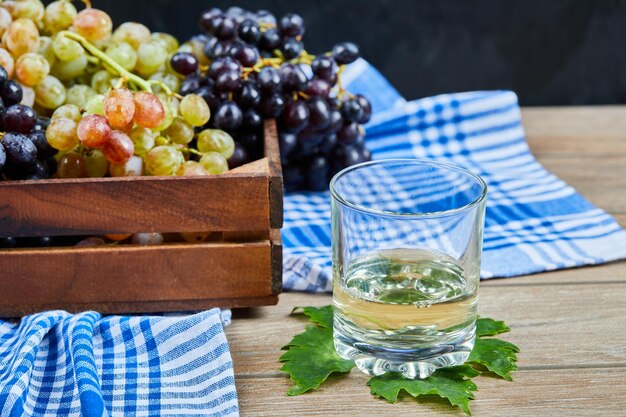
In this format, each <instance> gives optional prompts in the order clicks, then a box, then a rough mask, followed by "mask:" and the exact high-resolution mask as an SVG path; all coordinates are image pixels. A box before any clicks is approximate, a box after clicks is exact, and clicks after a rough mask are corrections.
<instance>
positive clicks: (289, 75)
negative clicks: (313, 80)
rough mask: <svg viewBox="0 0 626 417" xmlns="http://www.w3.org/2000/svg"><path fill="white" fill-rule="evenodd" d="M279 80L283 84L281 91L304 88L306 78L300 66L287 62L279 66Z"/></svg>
mask: <svg viewBox="0 0 626 417" xmlns="http://www.w3.org/2000/svg"><path fill="white" fill-rule="evenodd" d="M280 81H281V83H282V85H283V91H285V92H291V91H302V90H304V88H305V87H306V83H307V81H308V80H307V78H306V74H305V73H304V71H302V68H300V66H298V65H295V64H290V63H287V64H283V65H282V66H281V67H280Z"/></svg>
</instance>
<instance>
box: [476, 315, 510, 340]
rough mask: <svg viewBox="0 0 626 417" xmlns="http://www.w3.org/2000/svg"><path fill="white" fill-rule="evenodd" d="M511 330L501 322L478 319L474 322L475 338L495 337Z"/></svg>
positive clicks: (483, 318) (484, 318)
mask: <svg viewBox="0 0 626 417" xmlns="http://www.w3.org/2000/svg"><path fill="white" fill-rule="evenodd" d="M510 331H511V329H509V327H508V326H507V325H506V324H504V322H503V321H499V320H494V319H488V318H486V317H479V318H478V320H476V336H495V335H497V334H500V333H506V332H510Z"/></svg>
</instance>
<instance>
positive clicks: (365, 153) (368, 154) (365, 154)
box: [360, 147, 372, 162]
mask: <svg viewBox="0 0 626 417" xmlns="http://www.w3.org/2000/svg"><path fill="white" fill-rule="evenodd" d="M360 153H361V161H360V162H369V161H371V160H372V151H370V150H369V149H367V148H366V147H362V148H361V152H360Z"/></svg>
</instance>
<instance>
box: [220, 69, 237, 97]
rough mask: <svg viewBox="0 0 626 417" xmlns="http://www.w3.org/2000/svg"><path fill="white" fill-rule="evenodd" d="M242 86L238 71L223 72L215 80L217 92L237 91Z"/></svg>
mask: <svg viewBox="0 0 626 417" xmlns="http://www.w3.org/2000/svg"><path fill="white" fill-rule="evenodd" d="M240 85H241V77H240V75H239V73H238V72H237V71H233V70H227V71H222V72H221V73H220V74H219V75H218V76H217V79H216V80H215V90H216V91H219V92H220V93H228V92H231V91H235V90H236V89H237V88H239V86H240Z"/></svg>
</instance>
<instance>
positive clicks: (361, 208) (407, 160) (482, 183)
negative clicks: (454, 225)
mask: <svg viewBox="0 0 626 417" xmlns="http://www.w3.org/2000/svg"><path fill="white" fill-rule="evenodd" d="M386 164H407V165H421V166H432V167H435V168H438V169H444V170H448V171H453V172H457V173H460V174H462V175H464V176H466V177H469V178H471V179H473V180H474V181H475V182H476V183H477V184H478V185H479V186H480V187H481V192H480V194H479V195H478V197H476V198H475V199H473V200H472V201H471V202H469V203H467V204H464V205H462V206H460V207H455V208H451V209H449V210H440V211H431V212H420V213H402V212H396V211H391V210H378V209H374V208H371V207H367V206H365V205H362V204H357V203H354V202H352V201H348V200H346V199H345V198H344V197H343V196H342V195H341V194H340V193H339V192H338V191H337V190H336V183H337V181H339V179H340V178H341V177H343V176H345V175H347V174H349V173H351V172H353V171H357V170H359V169H362V168H365V167H368V166H371V165H386ZM330 194H331V196H332V198H334V199H335V201H337V202H339V203H340V204H342V205H344V206H346V207H348V208H351V209H353V210H357V211H360V212H364V213H368V214H375V215H377V216H385V217H399V218H424V217H446V216H451V215H455V214H458V213H461V212H464V211H467V210H470V209H471V208H473V207H475V206H477V205H479V204H480V203H482V202H483V201H484V200H485V198H486V197H487V183H486V182H485V180H483V179H482V178H481V177H480V176H479V175H477V174H475V173H473V172H472V171H470V170H468V169H466V168H463V167H461V166H458V165H454V164H450V163H448V162H439V161H433V160H430V159H420V158H391V159H378V160H375V161H368V162H362V163H359V164H356V165H352V166H349V167H347V168H344V169H342V170H341V171H339V172H338V173H337V174H335V175H334V176H333V178H332V179H331V180H330Z"/></svg>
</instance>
